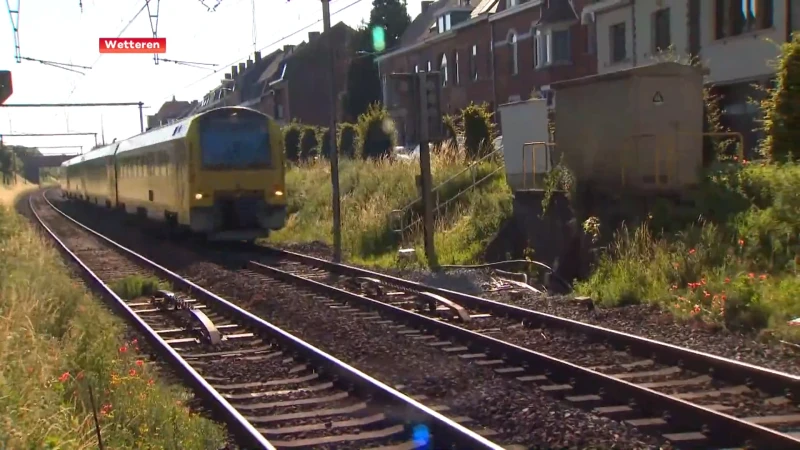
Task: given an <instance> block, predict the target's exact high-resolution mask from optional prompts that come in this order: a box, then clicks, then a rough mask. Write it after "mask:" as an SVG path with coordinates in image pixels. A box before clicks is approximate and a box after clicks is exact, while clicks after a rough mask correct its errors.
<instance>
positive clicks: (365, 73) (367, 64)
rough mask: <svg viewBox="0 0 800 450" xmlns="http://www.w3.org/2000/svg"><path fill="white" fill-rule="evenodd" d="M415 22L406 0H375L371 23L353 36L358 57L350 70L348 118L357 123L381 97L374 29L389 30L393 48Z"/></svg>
mask: <svg viewBox="0 0 800 450" xmlns="http://www.w3.org/2000/svg"><path fill="white" fill-rule="evenodd" d="M410 23H411V17H410V16H409V15H408V10H407V8H406V1H405V0H372V11H371V12H370V15H369V22H368V23H366V24H363V25H362V26H361V27H360V28H359V29H358V30H356V34H355V36H354V38H353V53H355V57H354V58H353V60H352V61H351V62H350V66H349V67H348V70H347V94H346V96H345V98H344V110H345V112H346V114H347V116H348V120H349V121H352V122H355V121H356V120H358V117H359V116H360V115H362V114H364V113H365V112H367V109H368V108H369V105H371V104H373V103H375V102H379V101H380V100H381V82H380V77H379V73H378V67H377V65H376V63H375V53H376V52H375V48H374V47H373V42H372V28H373V27H382V28H383V29H384V30H385V41H386V49H384V51H391V50H393V49H394V48H395V47H396V46H398V45H399V43H400V37H401V36H402V35H403V33H405V31H406V28H408V25H409V24H410Z"/></svg>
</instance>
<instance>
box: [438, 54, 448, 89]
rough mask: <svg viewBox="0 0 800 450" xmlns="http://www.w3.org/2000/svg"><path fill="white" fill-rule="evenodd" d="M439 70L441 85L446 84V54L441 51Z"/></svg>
mask: <svg viewBox="0 0 800 450" xmlns="http://www.w3.org/2000/svg"><path fill="white" fill-rule="evenodd" d="M439 70H440V71H441V72H442V87H445V86H447V82H448V81H449V80H448V78H449V77H448V73H447V72H448V70H447V54H446V53H442V60H441V62H440V63H439Z"/></svg>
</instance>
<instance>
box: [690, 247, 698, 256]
mask: <svg viewBox="0 0 800 450" xmlns="http://www.w3.org/2000/svg"><path fill="white" fill-rule="evenodd" d="M696 251H697V250H695V249H693V248H692V249H689V254H690V255H694V254H695V252H696Z"/></svg>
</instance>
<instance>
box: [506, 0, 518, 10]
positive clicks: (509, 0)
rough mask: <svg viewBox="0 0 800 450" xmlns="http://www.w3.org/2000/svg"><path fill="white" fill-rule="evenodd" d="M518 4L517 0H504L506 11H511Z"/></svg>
mask: <svg viewBox="0 0 800 450" xmlns="http://www.w3.org/2000/svg"><path fill="white" fill-rule="evenodd" d="M518 4H519V0H506V9H511V8H513V7H515V6H517V5H518Z"/></svg>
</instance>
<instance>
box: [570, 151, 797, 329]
mask: <svg viewBox="0 0 800 450" xmlns="http://www.w3.org/2000/svg"><path fill="white" fill-rule="evenodd" d="M698 192H699V193H698V194H697V197H696V198H695V205H696V206H695V207H694V208H692V209H690V210H680V211H679V210H676V209H671V208H670V207H667V206H665V207H664V208H661V209H660V210H659V211H657V212H656V213H654V215H653V218H652V219H651V221H650V222H648V223H645V224H644V225H642V226H641V227H639V228H636V229H627V228H623V229H621V230H619V231H618V232H617V233H616V236H615V238H614V241H613V243H612V244H611V245H610V247H609V249H608V252H607V254H606V255H605V256H604V257H603V258H602V259H601V260H600V261H599V263H598V264H597V267H596V270H595V271H594V273H593V275H592V276H591V278H589V279H588V280H586V281H585V282H582V283H578V284H577V286H576V287H577V289H578V291H579V292H581V293H583V294H586V295H590V296H592V297H594V298H595V299H598V300H600V301H601V302H603V303H605V304H608V305H617V304H625V303H639V302H654V303H657V304H660V305H662V306H664V307H666V308H668V309H670V310H672V311H673V312H675V313H676V314H677V315H678V316H681V317H684V318H687V319H692V320H699V321H703V322H706V323H710V324H714V325H717V326H722V327H726V328H729V329H737V330H763V331H764V332H766V333H765V334H766V335H771V336H777V337H780V338H784V339H788V340H791V341H794V342H798V341H800V327H797V326H789V325H788V324H787V322H788V321H789V320H792V319H795V318H798V317H800V278H799V277H798V266H799V265H800V215H798V213H797V212H798V211H800V165H798V164H794V163H787V164H780V165H779V164H767V163H763V164H752V163H747V161H745V162H744V163H743V164H730V165H726V166H722V167H720V168H718V169H716V170H714V171H713V172H710V173H708V175H707V177H706V180H705V182H704V185H703V186H701V189H700V190H699V191H698ZM698 218H699V219H698ZM668 226H669V228H668ZM656 231H658V232H656Z"/></svg>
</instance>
